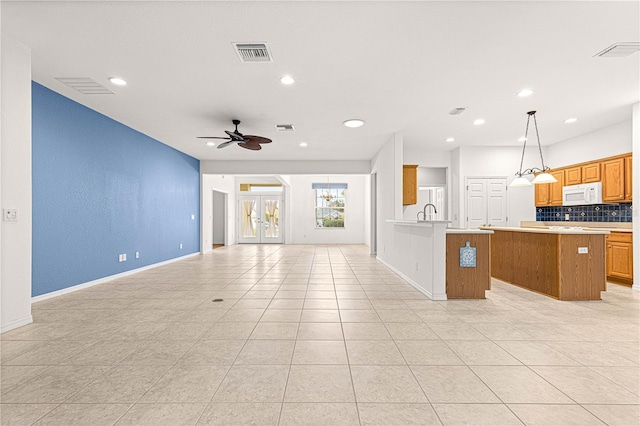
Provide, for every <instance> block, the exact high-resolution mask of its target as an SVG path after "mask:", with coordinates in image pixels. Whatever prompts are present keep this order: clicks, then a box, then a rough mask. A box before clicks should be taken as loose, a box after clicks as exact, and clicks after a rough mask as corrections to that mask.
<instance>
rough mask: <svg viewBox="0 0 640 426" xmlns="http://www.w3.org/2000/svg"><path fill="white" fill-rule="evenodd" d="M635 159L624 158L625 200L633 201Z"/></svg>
mask: <svg viewBox="0 0 640 426" xmlns="http://www.w3.org/2000/svg"><path fill="white" fill-rule="evenodd" d="M632 163H633V157H631V156H628V157H625V158H624V200H625V201H632V200H633V168H632V166H631V164H632Z"/></svg>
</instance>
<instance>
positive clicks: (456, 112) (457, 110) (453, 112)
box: [449, 108, 467, 115]
mask: <svg viewBox="0 0 640 426" xmlns="http://www.w3.org/2000/svg"><path fill="white" fill-rule="evenodd" d="M466 110H467V109H466V108H454V109H452V110H451V111H449V115H460V114H462V113H463V112H465V111H466Z"/></svg>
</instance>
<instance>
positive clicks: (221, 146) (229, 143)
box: [216, 141, 238, 149]
mask: <svg viewBox="0 0 640 426" xmlns="http://www.w3.org/2000/svg"><path fill="white" fill-rule="evenodd" d="M232 143H238V141H229V142H223V143H221V144H220V145H218V146H217V147H216V148H218V149H220V148H226V147H228V146H229V145H231V144H232Z"/></svg>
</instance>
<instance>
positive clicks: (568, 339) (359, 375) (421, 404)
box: [0, 245, 640, 426]
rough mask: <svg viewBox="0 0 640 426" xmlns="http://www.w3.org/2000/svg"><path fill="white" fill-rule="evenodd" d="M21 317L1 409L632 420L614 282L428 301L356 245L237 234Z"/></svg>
mask: <svg viewBox="0 0 640 426" xmlns="http://www.w3.org/2000/svg"><path fill="white" fill-rule="evenodd" d="M217 298H219V299H223V301H221V302H212V300H213V299H217ZM33 317H34V323H33V324H31V325H28V326H25V327H22V328H19V329H16V330H13V331H10V332H8V333H5V334H3V335H2V336H1V345H2V358H1V361H2V369H1V376H0V382H1V384H2V388H1V404H0V409H1V412H0V418H1V423H2V424H3V425H31V424H36V425H65V426H66V425H113V424H117V425H170V426H174V425H196V424H216V425H232V424H255V425H276V424H282V425H300V424H318V425H342V424H344V425H383V424H386V425H404V424H407V425H409V424H411V425H415V424H427V425H440V424H444V425H492V426H493V425H512V424H513V425H521V424H527V425H557V426H564V425H602V424H608V425H627V426H632V425H639V424H640V405H639V404H640V365H639V364H640V346H639V335H640V293H637V292H633V291H632V290H631V289H629V288H627V287H622V286H617V285H613V284H610V285H609V287H608V291H607V292H606V293H603V300H602V301H593V302H560V301H556V300H553V299H550V298H547V297H544V296H540V295H538V294H535V293H532V292H529V291H525V290H522V289H519V288H517V287H514V286H511V285H508V284H505V283H502V282H499V281H494V282H493V288H492V290H491V291H490V292H487V299H486V300H458V301H446V302H433V301H430V300H428V299H427V298H425V297H424V296H423V295H422V294H421V293H419V292H417V291H415V290H414V289H413V288H412V287H411V286H409V285H408V284H406V283H405V282H403V281H402V280H401V279H400V278H398V277H397V276H396V275H395V274H393V273H392V272H390V271H389V270H388V269H386V268H385V267H384V266H382V265H381V264H380V263H377V262H376V260H375V259H374V258H373V257H371V256H369V255H368V253H367V249H366V247H363V246H246V245H245V246H231V247H225V248H221V249H217V250H216V251H215V252H213V253H210V254H207V255H205V256H196V257H191V258H189V259H187V260H183V261H180V262H175V263H172V264H169V265H165V266H162V267H158V268H155V269H151V270H148V271H145V272H141V273H138V274H135V275H132V276H129V277H126V278H122V279H118V280H115V281H112V282H109V283H106V284H102V285H98V286H95V287H92V288H89V289H86V290H82V291H78V292H75V293H71V294H68V295H65V296H61V297H57V298H54V299H50V300H46V301H42V302H39V303H36V304H34V305H33Z"/></svg>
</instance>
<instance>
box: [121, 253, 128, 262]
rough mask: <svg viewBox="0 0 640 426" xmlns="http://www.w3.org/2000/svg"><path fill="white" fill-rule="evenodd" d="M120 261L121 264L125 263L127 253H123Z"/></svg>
mask: <svg viewBox="0 0 640 426" xmlns="http://www.w3.org/2000/svg"><path fill="white" fill-rule="evenodd" d="M122 261H123V262H126V261H127V253H124V254H123V255H122Z"/></svg>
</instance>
